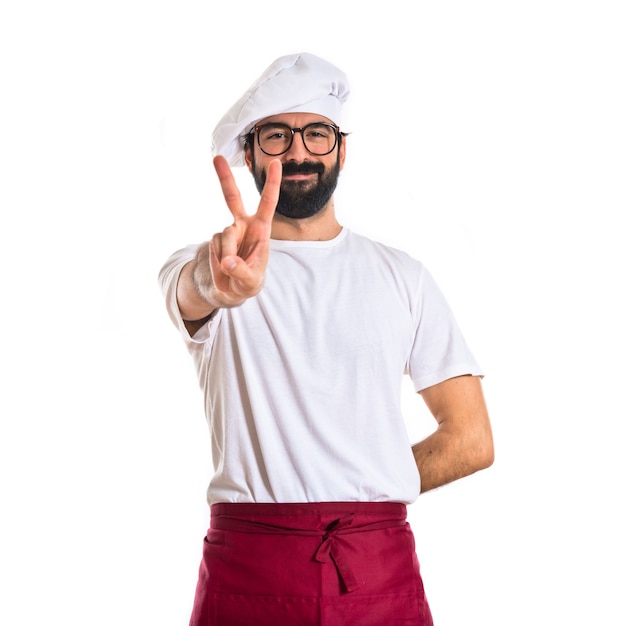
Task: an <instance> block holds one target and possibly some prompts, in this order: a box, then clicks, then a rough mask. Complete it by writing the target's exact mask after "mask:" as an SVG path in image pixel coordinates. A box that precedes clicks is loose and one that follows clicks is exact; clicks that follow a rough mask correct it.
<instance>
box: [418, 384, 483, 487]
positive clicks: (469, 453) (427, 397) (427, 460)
mask: <svg viewBox="0 0 626 626" xmlns="http://www.w3.org/2000/svg"><path fill="white" fill-rule="evenodd" d="M420 395H421V396H422V398H423V399H424V402H425V403H426V406H427V407H428V409H429V410H430V412H431V413H432V414H433V416H434V418H435V419H436V420H437V430H436V431H435V432H433V433H432V434H431V435H429V436H428V437H426V439H424V440H423V441H420V442H419V443H416V444H415V445H414V446H413V447H412V450H413V456H414V457H415V462H416V463H417V467H418V469H419V473H420V478H421V491H422V492H424V491H429V490H430V489H436V488H437V487H441V486H442V485H445V484H447V483H450V482H452V481H454V480H458V479H459V478H463V477H464V476H468V475H470V474H473V473H474V472H477V471H479V470H482V469H485V468H487V467H489V466H490V465H491V464H492V463H493V460H494V448H493V437H492V433H491V423H490V420H489V414H488V412H487V406H486V404H485V399H484V396H483V392H482V385H481V379H480V377H478V376H457V377H455V378H450V379H449V380H445V381H443V382H441V383H438V384H436V385H433V386H432V387H428V388H426V389H423V390H422V391H421V392H420Z"/></svg>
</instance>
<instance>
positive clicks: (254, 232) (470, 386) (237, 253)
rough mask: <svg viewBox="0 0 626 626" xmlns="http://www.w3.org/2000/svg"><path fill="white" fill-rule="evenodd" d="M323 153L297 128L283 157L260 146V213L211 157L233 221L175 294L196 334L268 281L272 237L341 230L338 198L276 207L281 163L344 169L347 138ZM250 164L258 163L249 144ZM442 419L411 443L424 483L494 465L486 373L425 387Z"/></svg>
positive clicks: (201, 253)
mask: <svg viewBox="0 0 626 626" xmlns="http://www.w3.org/2000/svg"><path fill="white" fill-rule="evenodd" d="M270 121H280V122H284V123H286V124H288V125H289V126H291V127H302V126H304V125H306V124H308V123H311V122H316V121H330V120H328V119H327V118H325V117H322V116H319V115H314V114H311V113H285V114H281V115H274V116H272V117H268V118H266V119H265V120H262V122H261V123H264V122H270ZM345 139H346V138H345V137H344V141H343V142H342V145H341V148H340V149H339V154H337V150H338V149H337V148H335V150H334V151H333V152H332V153H330V154H328V155H325V156H322V157H319V156H314V155H311V154H310V153H309V152H308V151H307V150H306V149H305V147H304V144H303V143H302V137H301V135H300V134H299V133H296V135H295V137H294V140H293V143H292V145H291V148H290V149H289V150H288V152H286V153H285V154H282V155H280V156H278V157H269V156H267V155H265V154H263V153H262V152H261V151H260V150H258V149H256V153H255V159H256V167H257V168H263V169H265V170H266V172H267V181H266V184H265V187H264V189H263V191H262V193H261V197H260V200H259V205H258V207H257V211H256V213H253V214H248V213H247V212H246V210H245V208H244V206H243V203H242V199H241V195H240V193H239V190H238V188H237V185H236V182H235V179H234V177H233V175H232V172H231V170H230V167H229V165H228V163H227V162H226V159H224V158H223V157H221V156H216V157H215V159H214V161H213V164H214V167H215V171H216V173H217V176H218V178H219V181H220V184H221V188H222V192H223V194H224V199H225V201H226V205H227V207H228V209H229V211H230V213H231V214H232V216H233V220H234V221H233V224H231V225H230V226H228V227H226V228H225V229H224V230H223V231H222V232H220V233H216V234H215V235H213V237H212V239H211V240H210V241H208V242H206V243H204V244H203V245H201V246H200V248H199V250H198V253H197V256H196V258H195V259H194V260H193V261H191V262H189V263H187V265H185V267H184V268H183V270H182V272H181V275H180V278H179V282H178V286H177V298H178V306H179V309H180V312H181V315H182V317H183V319H184V320H185V324H186V326H187V330H188V331H189V333H190V334H191V335H193V334H195V332H197V330H198V329H199V328H200V327H201V326H202V325H203V324H204V323H205V322H206V320H207V319H208V317H209V316H210V315H211V313H213V312H214V311H215V310H216V309H217V308H221V307H235V306H239V305H240V304H242V303H243V302H245V300H247V299H248V298H252V297H254V296H256V295H257V294H258V293H259V292H260V291H261V289H262V288H263V280H264V276H265V269H266V267H267V262H268V259H269V251H270V245H269V241H270V239H284V240H295V241H327V240H330V239H333V238H334V237H336V236H337V235H338V234H339V232H340V231H341V228H342V227H341V225H340V224H339V222H338V221H337V217H336V214H335V205H334V199H333V198H331V199H330V201H329V202H328V204H327V205H326V206H325V207H324V208H323V209H322V210H321V211H320V212H319V213H317V214H316V215H314V216H312V217H310V218H306V219H290V218H287V217H284V216H282V215H280V214H278V213H275V208H276V203H277V201H278V195H279V192H280V183H281V174H282V163H285V162H287V161H289V160H294V161H296V162H298V163H301V162H302V161H304V160H314V161H321V162H323V163H324V165H325V166H326V167H330V166H332V165H333V164H334V163H335V161H336V159H337V158H339V164H340V170H341V169H343V166H344V162H345V158H346V141H345ZM251 149H254V148H248V149H247V151H246V164H247V166H248V169H249V170H250V171H251V170H252V161H251V156H252V155H251V152H250V150H251ZM291 178H292V179H293V180H299V181H300V184H302V185H311V184H314V182H315V178H316V175H315V174H308V175H303V174H298V175H294V176H292V177H291ZM420 395H421V396H422V398H423V400H424V402H425V403H426V406H427V407H428V409H429V411H430V412H431V413H432V415H433V417H434V418H435V420H436V422H437V428H436V430H435V431H434V432H433V433H432V434H431V435H430V436H428V437H427V438H426V439H424V440H423V441H421V442H419V443H417V444H415V445H414V446H413V447H412V451H413V456H414V458H415V462H416V464H417V467H418V469H419V472H420V477H421V491H422V492H425V491H429V490H431V489H435V488H437V487H441V486H442V485H445V484H448V483H450V482H452V481H455V480H458V479H459V478H463V477H464V476H468V475H470V474H473V473H475V472H477V471H479V470H482V469H485V468H487V467H489V466H490V465H491V464H492V463H493V460H494V448H493V437H492V432H491V424H490V419H489V415H488V411H487V407H486V404H485V399H484V396H483V391H482V384H481V379H480V378H479V377H476V376H458V377H455V378H451V379H449V380H446V381H444V382H442V383H439V384H437V385H433V386H432V387H429V388H427V389H424V390H422V391H421V392H420Z"/></svg>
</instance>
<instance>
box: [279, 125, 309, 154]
mask: <svg viewBox="0 0 626 626" xmlns="http://www.w3.org/2000/svg"><path fill="white" fill-rule="evenodd" d="M287 155H289V157H290V158H291V159H293V160H294V161H302V160H304V159H305V158H307V157H308V156H309V151H308V150H307V149H306V148H305V147H304V139H303V137H302V130H300V129H298V130H296V131H295V132H294V133H293V138H292V141H291V145H290V146H289V150H287V152H285V156H287Z"/></svg>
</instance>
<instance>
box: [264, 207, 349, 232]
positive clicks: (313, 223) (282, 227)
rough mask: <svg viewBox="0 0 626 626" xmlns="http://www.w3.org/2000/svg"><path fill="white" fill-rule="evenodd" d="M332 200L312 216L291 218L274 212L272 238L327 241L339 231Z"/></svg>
mask: <svg viewBox="0 0 626 626" xmlns="http://www.w3.org/2000/svg"><path fill="white" fill-rule="evenodd" d="M341 228H342V226H341V224H339V222H338V221H337V218H336V216H335V207H334V205H333V202H332V200H331V201H330V202H329V204H327V205H326V206H325V207H324V208H323V209H322V210H321V211H320V212H319V213H317V214H316V215H313V216H312V217H307V218H303V219H293V218H290V217H285V216H284V215H280V213H275V214H274V218H273V221H272V234H271V237H272V239H282V240H287V241H329V240H330V239H334V238H335V237H336V236H337V235H338V234H339V233H340V232H341Z"/></svg>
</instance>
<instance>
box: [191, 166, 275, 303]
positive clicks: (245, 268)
mask: <svg viewBox="0 0 626 626" xmlns="http://www.w3.org/2000/svg"><path fill="white" fill-rule="evenodd" d="M213 164H214V167H215V171H216V172H217V176H218V178H219V180H220V184H221V187H222V192H223V194H224V199H225V200H226V205H227V206H228V209H229V210H230V212H231V214H232V216H233V218H234V222H233V224H232V225H231V226H228V227H227V228H225V229H224V230H223V231H222V232H221V233H217V234H215V235H214V236H213V238H212V239H211V241H210V242H209V243H208V245H205V246H203V247H202V248H200V250H199V252H198V257H197V259H196V266H195V269H194V275H193V278H194V283H195V284H196V288H198V290H199V291H200V293H201V295H203V297H205V299H206V300H207V302H209V303H210V304H211V305H213V306H215V307H233V306H238V305H240V304H241V303H242V302H244V301H245V300H247V299H248V298H250V297H252V296H255V295H256V294H257V293H259V291H260V290H261V288H262V286H263V281H264V278H265V269H266V267H267V262H268V259H269V250H270V246H269V240H270V233H271V229H272V218H273V216H274V211H275V210H276V204H277V202H278V194H279V192H280V181H281V177H282V165H281V163H280V161H279V160H278V159H275V160H273V161H271V162H270V164H269V166H268V170H267V179H266V183H265V186H264V188H263V192H262V193H261V199H260V201H259V206H258V209H257V212H256V213H254V214H252V215H248V214H247V213H246V211H245V209H244V206H243V202H242V200H241V194H240V193H239V189H238V188H237V184H236V182H235V178H234V176H233V174H232V172H231V170H230V167H229V165H228V162H227V161H226V159H225V158H224V157H222V156H216V157H215V159H214V160H213ZM207 268H210V277H209V276H208V275H207Z"/></svg>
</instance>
